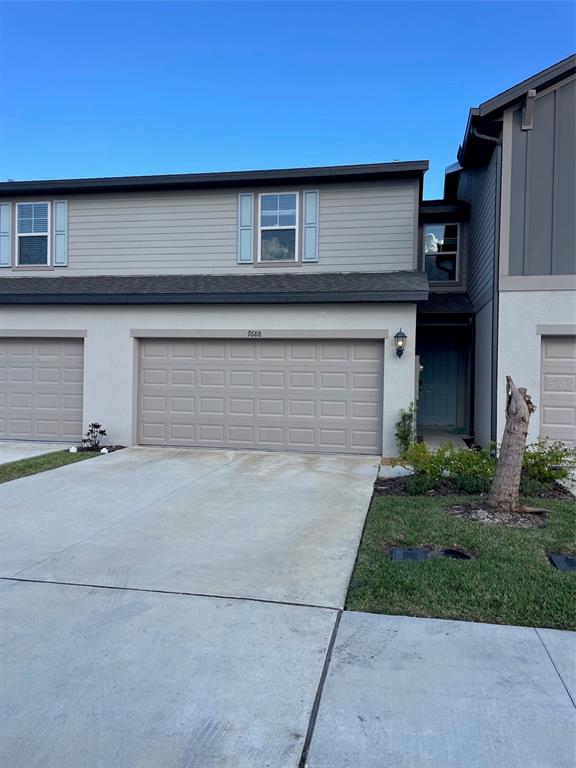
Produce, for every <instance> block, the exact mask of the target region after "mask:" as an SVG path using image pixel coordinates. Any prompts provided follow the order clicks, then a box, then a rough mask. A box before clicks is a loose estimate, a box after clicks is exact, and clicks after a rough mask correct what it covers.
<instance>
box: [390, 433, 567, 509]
mask: <svg viewBox="0 0 576 768" xmlns="http://www.w3.org/2000/svg"><path fill="white" fill-rule="evenodd" d="M497 453H498V450H497V446H496V445H491V446H489V447H487V448H476V449H469V448H454V446H453V445H451V444H449V443H447V444H446V445H442V446H440V448H438V449H437V450H436V451H431V450H430V449H429V448H428V446H427V445H426V444H425V443H413V444H411V445H410V446H408V448H407V449H406V451H405V452H404V453H403V454H402V456H401V459H400V460H399V461H398V462H397V463H399V464H401V465H402V466H404V467H406V468H408V469H412V470H413V471H414V475H413V476H411V477H412V478H413V479H412V480H411V478H407V480H406V486H407V488H408V485H409V481H410V482H411V484H412V487H413V490H410V489H408V492H409V493H410V494H414V495H418V494H422V493H426V492H427V491H429V490H431V489H432V488H434V487H435V485H437V484H438V483H439V482H440V481H441V480H443V479H447V480H449V481H450V482H451V483H452V484H453V485H454V488H455V489H456V490H457V491H459V492H460V493H466V494H480V493H486V492H487V491H488V490H489V489H490V484H491V482H492V479H493V477H494V473H495V472H496V462H497ZM575 471H576V450H575V449H573V448H568V447H567V446H566V445H565V444H564V443H562V442H559V441H556V442H552V441H549V440H539V441H538V442H537V443H533V444H532V445H529V446H527V448H526V452H525V454H524V465H523V470H522V481H521V482H522V485H521V491H522V494H523V495H524V496H534V495H536V494H537V493H538V492H540V491H541V490H543V489H544V488H546V487H550V486H551V485H553V484H554V482H558V481H562V480H567V479H568V478H570V477H571V476H572V475H573V474H574V472H575Z"/></svg>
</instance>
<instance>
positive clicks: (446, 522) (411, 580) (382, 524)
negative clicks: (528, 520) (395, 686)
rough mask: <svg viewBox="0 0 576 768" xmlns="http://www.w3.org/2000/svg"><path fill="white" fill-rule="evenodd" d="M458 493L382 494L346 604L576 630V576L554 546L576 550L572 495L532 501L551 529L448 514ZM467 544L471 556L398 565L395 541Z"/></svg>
mask: <svg viewBox="0 0 576 768" xmlns="http://www.w3.org/2000/svg"><path fill="white" fill-rule="evenodd" d="M469 500H470V498H469V497H468V499H463V498H462V497H460V498H455V497H452V498H449V497H444V498H429V497H426V498H423V497H396V496H386V497H375V498H374V499H373V500H372V505H371V507H370V511H369V513H368V518H367V521H366V526H365V529H364V534H363V536H362V541H361V544H360V550H359V552H358V558H357V560H356V566H355V569H354V573H353V575H352V580H351V582H350V589H349V591H348V597H347V602H346V609H347V610H351V611H368V612H371V613H388V614H402V615H406V616H428V617H436V618H441V619H463V620H467V621H484V622H491V623H499V624H500V623H502V624H517V625H525V626H539V627H555V628H557V629H571V630H576V574H574V573H561V572H560V571H558V570H557V569H555V568H553V567H552V566H551V565H550V564H549V563H548V560H547V557H546V553H547V552H550V551H558V552H563V553H566V552H572V553H573V552H575V551H576V510H575V506H574V502H573V501H550V500H547V499H532V500H526V503H527V504H529V505H532V506H538V507H545V508H546V509H549V510H550V513H549V514H548V515H547V517H546V524H545V526H544V527H543V528H532V529H519V528H509V527H506V526H503V525H486V524H482V523H478V522H473V521H470V520H463V519H460V518H457V517H453V516H452V515H450V514H448V513H447V512H446V511H445V509H446V507H448V506H451V505H454V504H457V503H459V502H460V503H462V502H464V501H469ZM398 544H399V545H405V546H412V547H415V546H423V545H431V546H433V547H439V548H440V547H441V548H444V547H450V546H452V547H459V548H462V549H465V550H467V551H472V552H474V553H476V554H477V557H476V559H474V560H469V561H462V560H453V559H450V558H445V557H438V558H435V559H433V560H428V561H425V562H421V563H418V562H392V561H391V560H390V559H389V558H388V551H387V548H388V547H389V546H391V545H398Z"/></svg>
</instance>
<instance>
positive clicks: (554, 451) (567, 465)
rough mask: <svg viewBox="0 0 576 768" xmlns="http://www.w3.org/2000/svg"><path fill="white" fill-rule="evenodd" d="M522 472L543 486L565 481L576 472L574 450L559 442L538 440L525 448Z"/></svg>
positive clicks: (575, 452) (575, 450) (575, 453)
mask: <svg viewBox="0 0 576 768" xmlns="http://www.w3.org/2000/svg"><path fill="white" fill-rule="evenodd" d="M522 471H523V474H524V476H525V477H527V478H530V479H531V480H535V481H536V482H538V483H540V484H541V485H544V486H546V485H547V486H550V485H553V484H554V483H555V482H558V481H561V480H567V479H568V478H570V477H571V476H572V475H573V474H574V472H575V471H576V449H574V448H568V446H567V445H566V444H565V443H562V442H561V441H560V440H556V441H552V440H547V439H545V440H538V441H537V442H536V443H532V444H531V445H528V446H526V451H525V453H524V463H523V466H522Z"/></svg>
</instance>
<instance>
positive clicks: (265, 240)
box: [258, 192, 298, 262]
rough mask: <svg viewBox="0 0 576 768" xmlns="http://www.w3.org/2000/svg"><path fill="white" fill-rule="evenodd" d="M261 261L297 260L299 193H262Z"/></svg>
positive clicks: (260, 213) (259, 258)
mask: <svg viewBox="0 0 576 768" xmlns="http://www.w3.org/2000/svg"><path fill="white" fill-rule="evenodd" d="M259 225H260V226H259V239H258V261H261V262H266V261H267V262H270V261H276V262H278V261H297V260H298V193H297V192H282V193H280V194H268V193H265V194H261V195H260V212H259Z"/></svg>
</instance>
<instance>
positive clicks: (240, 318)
mask: <svg viewBox="0 0 576 768" xmlns="http://www.w3.org/2000/svg"><path fill="white" fill-rule="evenodd" d="M400 327H401V328H402V329H403V330H404V332H405V333H406V334H407V335H408V343H407V348H406V352H405V353H404V356H403V357H402V358H400V359H399V358H398V357H397V355H396V352H395V350H394V344H393V340H392V338H391V337H392V336H393V335H394V334H395V333H396V331H397V330H398V329H399V328H400ZM135 329H138V330H145V329H149V330H162V331H164V330H165V331H166V336H167V337H169V336H170V333H171V332H175V331H176V332H178V331H180V332H182V331H195V330H197V331H216V330H218V331H226V330H230V331H233V332H234V333H235V334H238V333H239V332H242V331H245V332H246V335H247V332H248V330H249V329H261V330H263V332H264V333H263V337H264V338H266V331H267V330H269V331H274V330H279V331H286V330H287V329H289V330H294V331H296V332H297V334H296V335H298V336H299V337H300V338H305V337H306V334H307V333H310V332H318V331H327V332H330V333H332V332H334V331H336V332H338V331H342V332H343V333H346V334H350V332H352V331H355V330H357V331H359V332H360V331H384V330H388V332H389V336H390V339H389V340H388V341H387V342H386V343H385V353H384V405H383V455H385V456H392V455H395V454H396V445H395V441H394V425H395V423H396V421H397V420H398V417H399V412H400V409H401V408H406V407H407V406H408V405H409V403H410V402H411V401H412V400H413V399H414V380H415V356H414V341H415V333H416V308H415V305H414V304H388V305H376V304H350V305H342V304H341V305H299V306H258V305H252V306H233V305H214V306H170V307H154V306H146V307H63V306H62V307H3V308H2V310H1V311H0V337H1V336H2V331H3V330H4V331H8V332H10V333H11V334H12V333H14V332H18V333H20V332H22V335H27V334H30V335H34V332H35V331H38V330H42V331H43V332H44V333H46V332H48V331H50V330H54V331H85V332H86V335H85V357H84V423H85V425H86V424H88V423H89V422H90V421H94V420H98V421H100V422H102V423H103V424H104V425H105V427H106V428H107V429H108V434H109V437H110V441H111V442H113V443H122V444H125V445H131V444H133V443H134V442H135V439H136V438H135V436H136V383H137V371H136V359H137V354H136V353H137V344H138V340H137V339H136V338H134V336H133V335H132V331H133V330H135Z"/></svg>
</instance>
